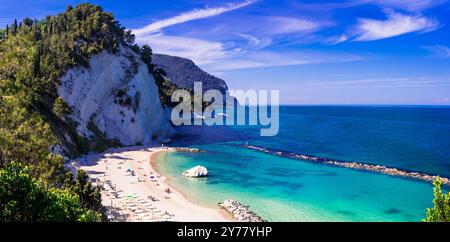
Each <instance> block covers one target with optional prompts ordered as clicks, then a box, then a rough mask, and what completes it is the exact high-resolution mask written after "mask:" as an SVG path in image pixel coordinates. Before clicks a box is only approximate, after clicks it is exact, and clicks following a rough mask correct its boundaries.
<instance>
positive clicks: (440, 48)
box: [423, 45, 450, 58]
mask: <svg viewBox="0 0 450 242" xmlns="http://www.w3.org/2000/svg"><path fill="white" fill-rule="evenodd" d="M423 48H424V49H426V50H428V51H430V52H431V53H432V54H433V55H434V56H436V57H439V58H450V48H449V47H447V46H444V45H434V46H425V47H423Z"/></svg>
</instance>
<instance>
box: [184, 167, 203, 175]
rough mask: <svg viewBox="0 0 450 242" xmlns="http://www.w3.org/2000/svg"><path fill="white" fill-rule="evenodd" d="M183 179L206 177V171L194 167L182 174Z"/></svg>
mask: <svg viewBox="0 0 450 242" xmlns="http://www.w3.org/2000/svg"><path fill="white" fill-rule="evenodd" d="M183 176H185V177H205V176H208V169H206V168H205V167H203V166H195V167H192V168H191V169H189V170H186V171H185V172H183Z"/></svg>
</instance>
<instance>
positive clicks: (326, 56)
mask: <svg viewBox="0 0 450 242" xmlns="http://www.w3.org/2000/svg"><path fill="white" fill-rule="evenodd" d="M361 59H363V57H361V56H358V55H353V54H348V53H340V52H339V53H338V52H325V51H310V50H303V51H289V52H277V51H265V50H262V51H253V52H248V53H245V54H242V55H236V56H233V58H224V59H222V60H221V61H220V62H214V63H211V64H209V65H205V68H206V69H207V70H210V71H214V72H216V71H230V70H240V69H249V68H262V67H279V66H294V65H305V64H318V63H337V62H349V61H357V60H361Z"/></svg>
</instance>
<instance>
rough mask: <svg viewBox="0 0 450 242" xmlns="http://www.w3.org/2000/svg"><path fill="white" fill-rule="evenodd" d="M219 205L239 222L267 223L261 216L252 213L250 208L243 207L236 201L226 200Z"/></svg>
mask: <svg viewBox="0 0 450 242" xmlns="http://www.w3.org/2000/svg"><path fill="white" fill-rule="evenodd" d="M218 205H219V207H220V208H222V209H224V210H225V211H226V212H227V213H229V214H230V215H231V216H232V217H233V218H234V219H236V220H237V221H238V222H267V221H266V220H264V219H263V218H261V217H260V216H259V215H257V214H256V213H254V212H253V211H251V210H250V208H249V206H245V205H242V204H241V203H240V202H238V201H236V200H231V199H229V200H225V201H223V202H220V203H218Z"/></svg>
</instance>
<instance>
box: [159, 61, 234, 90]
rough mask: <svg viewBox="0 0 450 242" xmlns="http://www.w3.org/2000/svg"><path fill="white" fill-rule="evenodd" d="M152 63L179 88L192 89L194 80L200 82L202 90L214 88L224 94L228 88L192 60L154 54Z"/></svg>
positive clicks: (222, 81)
mask: <svg viewBox="0 0 450 242" xmlns="http://www.w3.org/2000/svg"><path fill="white" fill-rule="evenodd" d="M152 63H153V64H155V65H156V67H158V68H161V69H163V70H164V71H165V72H166V74H167V75H166V77H167V78H168V79H169V80H170V82H172V83H173V84H175V85H176V86H177V87H179V88H183V89H187V90H193V88H194V82H202V86H203V92H205V91H206V90H211V89H214V90H218V91H220V92H221V93H223V94H225V92H226V91H227V90H228V87H227V84H226V83H225V81H224V80H222V79H219V78H217V77H215V76H213V75H210V74H208V73H207V72H205V71H203V70H202V69H201V68H200V67H198V66H196V65H195V64H194V62H193V61H192V60H189V59H185V58H181V57H177V56H169V55H162V54H154V55H153V58H152Z"/></svg>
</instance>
